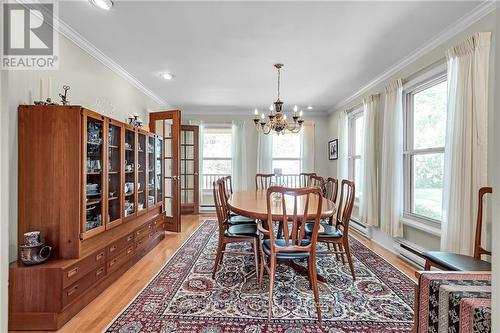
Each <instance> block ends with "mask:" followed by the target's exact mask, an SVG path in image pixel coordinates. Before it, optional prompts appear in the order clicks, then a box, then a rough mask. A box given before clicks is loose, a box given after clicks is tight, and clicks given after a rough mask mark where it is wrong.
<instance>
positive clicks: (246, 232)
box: [224, 224, 258, 237]
mask: <svg viewBox="0 0 500 333" xmlns="http://www.w3.org/2000/svg"><path fill="white" fill-rule="evenodd" d="M224 235H225V236H226V237H257V236H258V233H257V225H256V224H254V225H252V224H238V225H232V226H230V227H229V228H227V229H226V231H225V233H224Z"/></svg>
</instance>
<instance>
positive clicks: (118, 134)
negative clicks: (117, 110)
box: [107, 120, 123, 227]
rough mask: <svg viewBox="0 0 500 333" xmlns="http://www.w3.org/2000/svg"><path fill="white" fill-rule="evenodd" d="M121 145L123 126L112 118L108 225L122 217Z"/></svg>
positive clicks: (109, 156) (109, 136) (110, 127)
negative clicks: (115, 123) (114, 122)
mask: <svg viewBox="0 0 500 333" xmlns="http://www.w3.org/2000/svg"><path fill="white" fill-rule="evenodd" d="M121 147H122V127H121V126H118V125H114V124H112V121H111V120H110V123H109V126H108V216H107V226H108V227H111V226H115V225H118V224H120V222H121V217H122V208H121V202H122V200H121V198H122V190H121V175H122V173H121V171H122V168H123V167H122V162H121V151H122V150H121Z"/></svg>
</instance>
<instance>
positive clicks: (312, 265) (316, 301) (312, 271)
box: [309, 256, 321, 322]
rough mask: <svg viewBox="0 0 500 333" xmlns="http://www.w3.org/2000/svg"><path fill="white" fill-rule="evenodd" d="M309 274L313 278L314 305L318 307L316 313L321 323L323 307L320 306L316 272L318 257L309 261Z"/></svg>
mask: <svg viewBox="0 0 500 333" xmlns="http://www.w3.org/2000/svg"><path fill="white" fill-rule="evenodd" d="M309 274H310V276H311V283H312V289H313V294H314V305H315V306H316V313H317V314H318V321H320V322H321V307H320V304H319V291H318V273H317V271H316V257H315V256H313V257H311V258H310V260H309Z"/></svg>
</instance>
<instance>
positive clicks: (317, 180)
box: [307, 175, 325, 194]
mask: <svg viewBox="0 0 500 333" xmlns="http://www.w3.org/2000/svg"><path fill="white" fill-rule="evenodd" d="M307 186H316V187H319V188H320V189H321V191H322V192H323V194H324V189H325V179H324V178H323V177H321V176H316V175H314V176H310V177H309V184H308V185H307Z"/></svg>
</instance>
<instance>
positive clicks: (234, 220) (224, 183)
mask: <svg viewBox="0 0 500 333" xmlns="http://www.w3.org/2000/svg"><path fill="white" fill-rule="evenodd" d="M219 180H220V184H221V192H222V196H221V203H222V208H223V209H224V210H225V211H226V212H227V222H226V223H228V224H231V225H234V224H246V223H250V224H252V223H253V224H255V219H251V218H249V217H246V216H242V215H238V214H236V213H234V212H232V211H231V210H230V209H229V205H228V201H229V197H230V196H231V194H232V193H233V185H232V181H231V176H225V177H222V178H219Z"/></svg>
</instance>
